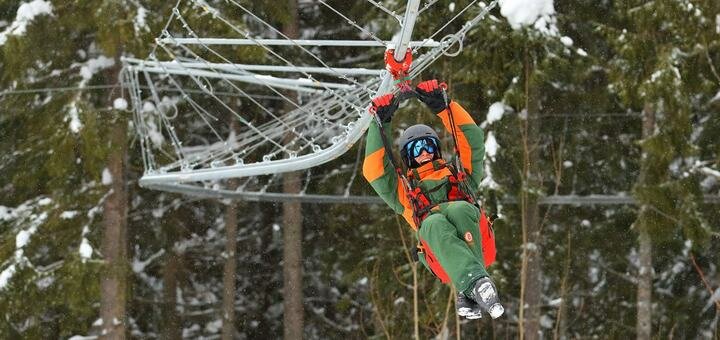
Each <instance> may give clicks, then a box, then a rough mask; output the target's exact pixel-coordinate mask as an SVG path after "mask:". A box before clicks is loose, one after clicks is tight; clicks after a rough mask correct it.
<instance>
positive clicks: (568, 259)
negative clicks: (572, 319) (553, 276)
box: [553, 228, 572, 340]
mask: <svg viewBox="0 0 720 340" xmlns="http://www.w3.org/2000/svg"><path fill="white" fill-rule="evenodd" d="M566 245H567V253H566V254H565V268H564V269H563V277H562V283H561V284H560V306H559V307H558V312H557V320H556V322H555V335H554V336H553V339H554V340H564V339H567V307H568V305H569V304H568V301H567V300H568V281H569V279H570V267H571V264H572V237H571V232H570V228H568V232H567V242H566Z"/></svg>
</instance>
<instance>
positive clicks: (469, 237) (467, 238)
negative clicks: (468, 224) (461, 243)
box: [465, 231, 473, 243]
mask: <svg viewBox="0 0 720 340" xmlns="http://www.w3.org/2000/svg"><path fill="white" fill-rule="evenodd" d="M472 241H473V236H472V233H471V232H469V231H468V232H466V233H465V242H467V243H472Z"/></svg>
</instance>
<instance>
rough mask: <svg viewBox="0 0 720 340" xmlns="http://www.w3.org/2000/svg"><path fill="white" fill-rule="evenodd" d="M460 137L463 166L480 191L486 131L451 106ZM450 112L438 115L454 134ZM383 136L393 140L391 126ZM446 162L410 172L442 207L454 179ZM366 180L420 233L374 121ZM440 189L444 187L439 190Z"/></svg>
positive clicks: (459, 108) (456, 106) (457, 106)
mask: <svg viewBox="0 0 720 340" xmlns="http://www.w3.org/2000/svg"><path fill="white" fill-rule="evenodd" d="M450 108H451V109H452V113H453V121H454V123H455V132H456V133H457V144H458V153H459V155H456V156H459V157H460V161H461V164H462V165H463V167H464V168H465V173H466V174H467V175H468V180H469V184H470V187H471V188H473V189H474V190H475V189H477V188H478V183H480V180H481V179H482V177H483V158H484V156H485V142H484V140H485V135H484V133H483V130H482V129H481V128H480V127H479V126H477V124H475V121H474V120H473V119H472V117H470V114H469V113H468V112H467V111H465V109H464V108H463V107H462V106H460V104H458V103H456V102H450ZM449 114H450V112H449V110H448V109H445V110H443V111H442V112H440V113H438V117H440V119H441V120H442V123H443V125H444V126H445V130H447V131H448V133H452V130H451V126H450V119H449ZM383 128H384V130H385V131H384V133H385V135H386V136H388V137H390V136H391V129H390V124H387V125H385V126H384V127H383ZM444 163H445V161H444V160H435V161H433V162H429V163H425V164H423V165H422V166H420V167H418V168H416V169H411V170H410V171H408V174H407V175H408V178H410V179H411V181H412V183H414V184H413V185H417V186H419V187H420V188H421V190H422V191H423V193H426V195H427V196H428V198H429V199H430V202H431V204H433V202H435V203H439V202H443V201H446V200H447V194H448V191H449V190H450V183H449V180H448V177H449V176H451V175H452V173H451V172H450V170H449V169H448V168H447V167H445V166H444ZM363 176H365V179H366V180H367V181H368V182H369V183H370V185H371V186H372V187H373V189H375V192H377V193H378V195H379V196H380V197H381V198H382V199H383V201H385V203H387V204H388V205H389V206H390V208H392V209H393V210H394V211H395V212H396V213H398V214H401V215H402V216H403V217H404V218H405V220H406V221H407V222H408V223H409V224H410V226H411V227H412V228H413V229H417V226H416V225H415V222H414V221H413V211H412V206H411V204H410V201H409V200H408V198H407V194H406V192H405V188H404V186H403V183H402V181H401V180H400V178H399V176H398V175H397V173H396V172H395V169H394V168H393V165H392V163H391V162H390V158H389V157H388V156H387V155H386V153H385V148H384V147H383V142H382V137H381V136H380V128H379V126H378V125H377V123H376V122H375V121H373V122H372V123H371V124H370V127H369V128H368V134H367V139H366V144H365V161H364V163H363ZM438 186H442V187H440V188H438Z"/></svg>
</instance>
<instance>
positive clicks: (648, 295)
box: [636, 104, 655, 340]
mask: <svg viewBox="0 0 720 340" xmlns="http://www.w3.org/2000/svg"><path fill="white" fill-rule="evenodd" d="M654 131H655V110H654V109H653V107H652V105H650V104H645V107H644V108H643V131H642V135H643V139H645V138H649V137H650V136H652V135H653V133H654ZM642 157H643V158H645V157H647V156H646V154H645V153H644V152H643V156H642ZM641 164H642V165H643V166H641V168H640V179H639V181H640V184H641V185H642V184H643V183H645V181H646V180H647V172H648V169H647V167H648V165H647V164H646V163H645V162H642V163H641ZM640 209H641V211H642V210H645V209H649V208H648V207H647V206H642V207H640ZM638 233H639V235H638V247H639V251H638V261H639V266H640V268H639V274H638V295H637V325H636V332H637V339H642V340H649V339H650V338H651V336H652V281H653V266H652V238H651V237H650V233H649V231H648V230H647V229H646V228H639V230H638Z"/></svg>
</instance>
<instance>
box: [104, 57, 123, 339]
mask: <svg viewBox="0 0 720 340" xmlns="http://www.w3.org/2000/svg"><path fill="white" fill-rule="evenodd" d="M116 65H120V62H119V60H117V61H116ZM118 72H119V68H118V67H113V68H110V69H108V71H107V77H108V79H109V80H110V81H109V83H110V84H113V83H115V80H117V74H118ZM115 93H116V94H120V92H119V91H116V92H115ZM113 99H114V97H111V98H110V101H109V104H108V105H112V102H113ZM111 120H112V121H111V123H110V125H111V126H110V127H109V128H108V131H109V132H108V139H109V140H108V142H109V144H110V148H111V150H110V151H109V154H108V160H107V169H108V171H109V173H110V176H111V179H112V182H111V183H110V184H109V189H110V191H111V192H110V194H109V195H108V197H107V198H106V199H105V202H104V205H103V208H104V210H103V221H102V225H103V236H102V253H103V256H104V259H105V269H104V270H103V272H102V277H101V295H102V296H101V299H100V316H101V318H102V321H103V325H102V329H103V333H104V334H105V336H104V338H105V339H125V335H126V332H127V325H126V323H127V316H126V307H125V305H126V302H127V288H128V279H127V277H128V250H127V210H128V206H127V201H128V192H127V177H126V174H125V172H126V164H127V127H128V123H127V120H126V119H125V117H123V115H122V114H120V113H117V112H115V113H114V114H113V116H112V118H111Z"/></svg>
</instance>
